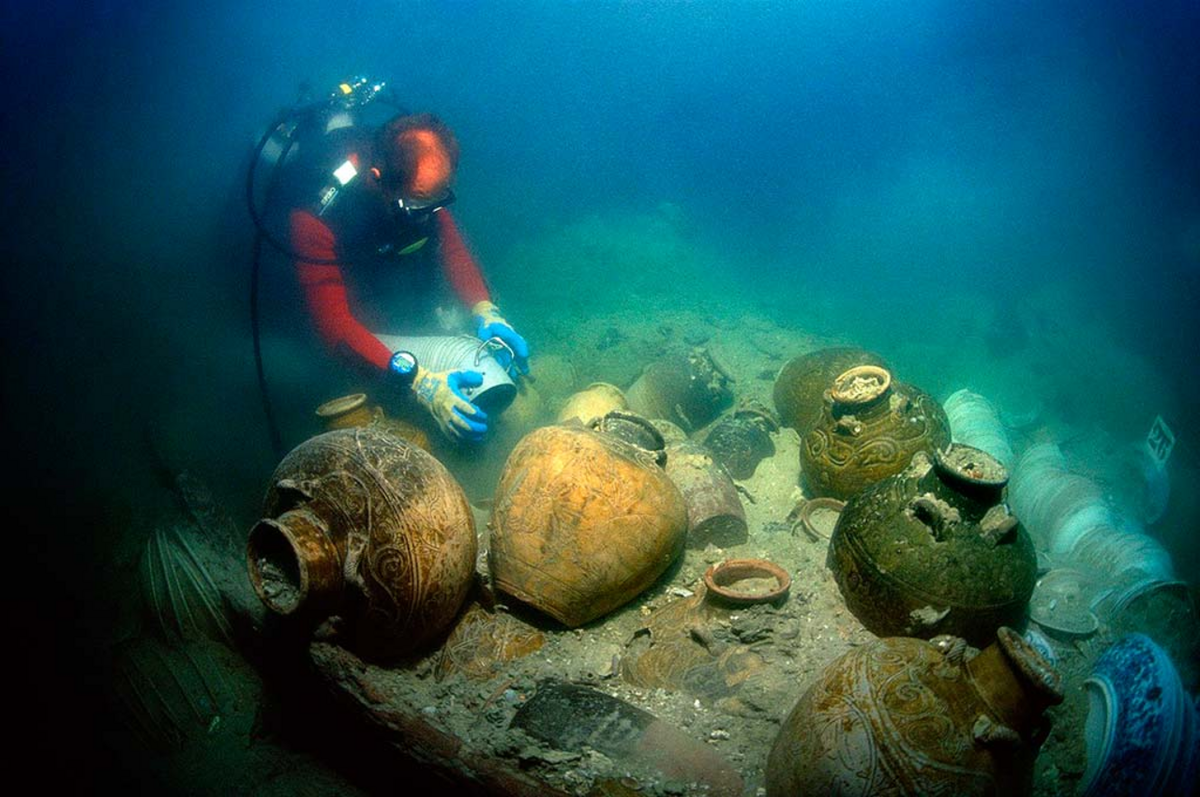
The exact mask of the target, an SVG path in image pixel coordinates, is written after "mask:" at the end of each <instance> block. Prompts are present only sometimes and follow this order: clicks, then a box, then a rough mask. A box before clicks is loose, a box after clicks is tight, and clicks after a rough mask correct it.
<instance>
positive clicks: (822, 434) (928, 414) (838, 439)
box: [800, 366, 950, 501]
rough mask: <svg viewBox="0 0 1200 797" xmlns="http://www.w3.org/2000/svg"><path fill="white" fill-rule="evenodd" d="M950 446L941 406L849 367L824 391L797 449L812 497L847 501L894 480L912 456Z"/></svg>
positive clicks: (886, 376)
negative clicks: (817, 411) (817, 412)
mask: <svg viewBox="0 0 1200 797" xmlns="http://www.w3.org/2000/svg"><path fill="white" fill-rule="evenodd" d="M949 443H950V425H949V422H948V421H947V420H946V413H945V412H944V411H943V410H942V408H941V406H939V405H938V403H937V402H936V401H934V400H933V398H931V397H930V396H929V395H928V394H926V393H925V392H924V391H922V390H920V389H918V388H916V387H914V386H912V385H907V384H903V383H898V382H895V381H894V380H893V379H892V375H891V373H890V372H889V371H887V370H885V369H883V368H878V367H875V366H859V367H856V368H851V369H849V370H848V371H845V372H843V373H842V374H840V375H839V376H838V377H837V378H836V379H834V380H833V383H832V386H831V387H830V388H829V390H827V391H826V393H825V397H824V406H823V408H822V410H821V417H820V419H819V420H818V421H817V422H816V423H815V424H814V425H813V427H812V428H811V429H809V431H808V432H807V433H806V434H805V435H804V437H803V440H802V441H801V445H800V466H801V471H802V476H803V478H804V480H805V482H806V483H807V484H808V487H809V489H810V490H811V491H812V492H813V493H814V494H815V495H821V496H829V497H832V498H837V499H839V500H842V501H847V500H849V499H850V497H851V496H853V495H854V494H855V493H857V492H858V491H859V490H861V489H863V488H864V487H866V486H868V485H871V484H874V483H876V482H878V481H881V480H883V479H886V478H887V477H888V476H892V475H895V474H897V473H899V472H900V471H902V470H904V468H905V467H906V466H907V465H908V463H909V460H911V459H912V456H913V454H915V453H917V452H918V451H923V452H925V453H927V454H930V455H932V454H933V452H934V451H936V450H938V449H941V448H945V447H946V445H948V444H949Z"/></svg>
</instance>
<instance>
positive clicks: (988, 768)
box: [767, 628, 1062, 797]
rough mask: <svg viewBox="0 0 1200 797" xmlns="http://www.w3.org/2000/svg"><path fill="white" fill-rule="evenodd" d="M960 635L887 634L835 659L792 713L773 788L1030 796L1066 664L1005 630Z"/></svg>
mask: <svg viewBox="0 0 1200 797" xmlns="http://www.w3.org/2000/svg"><path fill="white" fill-rule="evenodd" d="M997 636H998V639H997V641H996V642H994V643H993V644H991V645H990V646H988V648H987V649H986V650H984V651H983V652H981V653H978V654H977V655H974V656H972V655H971V653H972V651H971V649H969V648H968V647H967V646H966V644H965V643H964V642H963V641H962V640H961V639H957V640H956V639H953V638H950V637H942V638H939V640H937V641H938V642H939V643H940V644H934V643H931V642H925V641H922V640H918V639H903V638H895V639H880V640H877V641H875V642H873V643H871V644H869V645H864V646H862V647H859V648H855V649H854V650H851V651H850V652H849V653H847V654H845V655H843V656H842V657H841V658H839V659H837V660H835V661H834V662H833V663H832V664H830V665H829V666H827V667H826V668H825V669H824V670H822V672H821V673H820V675H818V676H817V679H816V682H815V683H813V685H812V686H810V687H809V689H808V691H807V692H805V693H804V695H803V696H802V697H801V698H800V700H799V702H797V703H796V705H795V707H794V708H792V710H791V713H789V714H788V716H787V718H786V719H785V720H784V721H783V724H782V726H781V727H780V729H779V734H778V736H777V737H776V739H775V743H774V745H773V746H772V748H771V753H770V756H769V757H768V759H767V794H768V795H769V796H770V797H790V796H791V795H796V794H842V795H855V794H857V795H864V797H866V795H876V794H914V795H915V794H953V795H994V794H1028V793H1029V792H1030V790H1031V787H1032V780H1033V763H1034V759H1035V757H1036V755H1037V750H1038V747H1039V746H1040V744H1041V741H1042V739H1044V737H1045V734H1046V731H1047V723H1046V721H1045V720H1044V718H1043V712H1044V711H1045V709H1046V708H1047V707H1049V706H1051V705H1054V704H1056V703H1059V702H1061V701H1062V691H1061V681H1060V678H1059V676H1058V673H1057V672H1056V671H1055V670H1054V669H1053V668H1052V667H1051V666H1050V665H1049V664H1048V663H1047V662H1046V661H1045V659H1043V658H1042V657H1041V656H1040V655H1039V654H1038V653H1037V651H1036V650H1035V649H1034V648H1033V647H1032V646H1031V645H1030V644H1029V643H1028V642H1026V641H1025V640H1024V639H1023V638H1022V637H1021V636H1020V635H1018V634H1017V633H1016V632H1015V631H1013V630H1012V629H1010V628H1001V629H1000V630H999V632H998V635H997Z"/></svg>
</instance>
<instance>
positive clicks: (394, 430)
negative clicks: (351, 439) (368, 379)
mask: <svg viewBox="0 0 1200 797" xmlns="http://www.w3.org/2000/svg"><path fill="white" fill-rule="evenodd" d="M317 417H318V418H320V419H322V420H323V421H324V423H325V429H326V430H327V431H331V432H332V431H334V430H337V429H360V428H363V427H366V426H374V427H376V428H378V429H380V430H382V431H385V432H387V433H389V434H393V435H395V436H396V437H399V438H400V439H402V440H407V441H408V442H410V443H412V444H414V445H416V446H417V447H418V448H422V449H424V450H425V451H428V450H429V435H427V434H425V432H424V430H422V429H420V428H419V427H417V426H414V425H413V424H411V423H408V422H407V421H402V420H399V419H398V418H390V417H388V415H387V414H386V413H384V411H383V407H380V406H378V405H371V404H369V403H368V401H367V394H366V393H352V394H350V395H348V396H341V397H340V398H335V399H331V400H329V401H326V402H325V403H324V404H322V405H321V406H319V407H317Z"/></svg>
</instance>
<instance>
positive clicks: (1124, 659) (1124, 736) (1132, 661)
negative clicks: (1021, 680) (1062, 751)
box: [1082, 634, 1200, 797]
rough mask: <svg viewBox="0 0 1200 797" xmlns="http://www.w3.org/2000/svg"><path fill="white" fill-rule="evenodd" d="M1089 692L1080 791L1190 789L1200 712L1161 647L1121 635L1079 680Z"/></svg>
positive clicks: (1097, 794) (1198, 755)
mask: <svg viewBox="0 0 1200 797" xmlns="http://www.w3.org/2000/svg"><path fill="white" fill-rule="evenodd" d="M1084 688H1085V689H1086V690H1087V694H1088V717H1087V723H1086V724H1085V726H1084V733H1085V736H1086V739H1087V759H1088V761H1087V771H1086V773H1085V774H1084V779H1083V782H1084V786H1083V792H1082V793H1083V794H1084V795H1086V797H1101V796H1102V795H1114V797H1115V795H1133V794H1191V793H1194V792H1195V790H1196V781H1197V778H1200V750H1198V749H1197V746H1198V745H1200V717H1198V716H1197V707H1196V702H1195V700H1194V699H1193V698H1192V697H1191V696H1190V695H1188V694H1187V693H1186V692H1185V691H1184V690H1183V686H1182V684H1181V683H1180V681H1179V674H1178V673H1177V672H1176V670H1175V666H1174V665H1173V664H1172V662H1171V659H1170V658H1169V657H1168V656H1167V654H1166V652H1165V651H1164V650H1163V649H1162V648H1160V647H1159V646H1158V645H1156V644H1155V643H1154V641H1153V640H1151V639H1150V637H1148V636H1145V635H1144V634H1130V635H1129V636H1127V637H1124V638H1123V639H1121V640H1120V641H1119V642H1117V643H1116V644H1115V645H1113V646H1112V647H1111V648H1109V649H1108V650H1107V651H1105V652H1104V655H1103V656H1101V657H1100V658H1099V660H1097V662H1096V666H1095V667H1094V668H1093V670H1092V675H1091V677H1090V678H1088V679H1087V680H1086V681H1084Z"/></svg>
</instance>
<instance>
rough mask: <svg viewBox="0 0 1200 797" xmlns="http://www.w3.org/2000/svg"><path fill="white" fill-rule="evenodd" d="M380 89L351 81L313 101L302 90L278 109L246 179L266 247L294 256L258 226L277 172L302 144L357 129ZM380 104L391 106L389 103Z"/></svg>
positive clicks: (380, 83) (364, 80) (361, 79)
mask: <svg viewBox="0 0 1200 797" xmlns="http://www.w3.org/2000/svg"><path fill="white" fill-rule="evenodd" d="M386 86H387V83H385V82H384V81H372V80H368V79H367V78H365V77H361V76H360V77H355V78H353V79H351V80H347V81H345V82H343V83H339V84H338V85H337V87H336V88H335V89H334V90H333V91H332V92H330V93H329V95H328V96H327V97H326V98H324V99H321V100H316V101H311V100H308V99H307V95H308V94H309V93H310V92H309V91H307V90H306V89H305V88H303V87H302V88H301V93H300V100H299V101H298V102H297V103H296V104H294V105H292V106H291V107H289V108H286V109H284V110H283V111H282V112H281V113H280V114H279V115H278V116H277V117H276V118H275V120H274V121H272V122H271V124H270V125H269V126H268V128H267V130H266V132H265V133H264V134H263V136H262V138H261V139H259V142H258V144H257V145H256V146H255V148H254V154H253V156H252V157H251V160H250V167H249V170H248V172H247V175H246V202H247V207H248V208H249V210H250V217H251V218H252V219H253V220H254V224H255V227H256V228H257V229H258V231H259V233H261V234H264V235H267V236H268V238H267V240H268V242H269V243H271V244H272V245H273V246H275V248H277V249H280V250H281V251H282V252H283V253H284V254H286V255H289V256H294V253H293V252H291V250H290V249H289V247H287V246H286V245H284V244H283V243H282V242H281V241H279V240H277V239H276V238H275V237H274V236H272V235H271V234H270V233H269V232H268V231H267V230H266V229H265V225H264V223H263V219H264V217H265V215H266V211H267V208H268V206H269V204H270V200H271V191H272V188H273V186H274V184H275V183H276V182H277V181H278V179H279V175H280V173H281V171H282V168H283V167H284V166H285V165H286V164H288V163H291V162H293V161H294V160H295V159H296V158H297V156H298V155H299V154H300V152H301V150H302V149H304V148H305V145H306V144H307V145H308V146H312V145H314V144H315V143H316V142H318V141H320V140H321V139H323V138H324V137H325V136H327V135H329V134H330V133H332V132H333V131H334V130H339V129H342V128H347V127H354V126H356V125H358V124H360V123H361V121H362V120H361V116H362V114H363V111H364V109H365V108H367V106H369V105H371V103H372V102H373V101H374V100H375V99H376V98H377V97H379V95H380V94H381V93H382V92H383V90H384V89H385V88H386ZM385 102H386V101H385ZM386 104H388V105H391V106H393V107H395V102H394V101H392V102H386ZM260 172H263V173H265V174H267V175H269V176H268V178H267V181H266V187H265V189H264V191H263V192H262V193H263V196H261V197H260V196H259V190H258V187H257V185H256V182H257V179H256V178H257V175H258V174H259V173H260Z"/></svg>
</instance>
